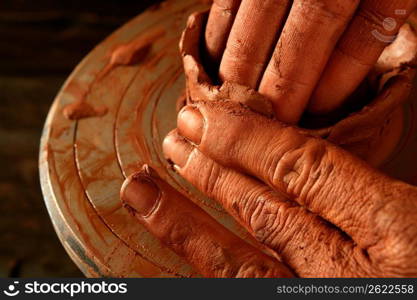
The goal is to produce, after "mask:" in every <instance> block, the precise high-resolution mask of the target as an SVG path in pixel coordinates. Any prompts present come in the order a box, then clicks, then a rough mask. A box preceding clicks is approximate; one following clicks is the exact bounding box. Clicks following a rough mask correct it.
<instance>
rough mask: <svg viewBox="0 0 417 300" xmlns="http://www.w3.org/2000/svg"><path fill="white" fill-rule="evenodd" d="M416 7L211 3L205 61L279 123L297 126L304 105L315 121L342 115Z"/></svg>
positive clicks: (321, 0) (389, 0) (357, 0)
mask: <svg viewBox="0 0 417 300" xmlns="http://www.w3.org/2000/svg"><path fill="white" fill-rule="evenodd" d="M416 6H417V1H416V0H395V1H393V0H350V1H345V0H337V1H335V0H308V1H306V0H295V1H289V0H283V1H278V0H267V1H253V0H215V1H214V3H213V6H212V8H211V12H210V16H209V19H208V23H207V28H206V35H205V42H206V48H207V52H208V57H209V60H210V61H211V63H212V64H214V65H216V66H218V68H219V77H220V79H221V80H222V81H231V82H235V83H238V84H241V85H245V86H249V87H251V88H253V89H257V90H259V92H260V93H261V94H262V95H264V96H266V97H267V98H269V99H270V100H271V101H272V103H273V104H274V109H275V113H276V115H277V117H278V119H279V120H281V121H283V122H286V123H291V124H295V123H297V122H298V120H299V119H300V117H301V115H302V114H303V113H304V111H305V109H306V107H307V106H308V109H309V111H310V112H311V113H314V114H326V113H329V112H331V111H333V110H335V109H337V108H339V107H340V106H341V105H342V103H343V102H344V100H346V98H347V97H348V96H349V95H351V94H352V93H353V92H354V91H355V89H356V88H357V87H358V86H359V84H360V83H361V82H362V81H363V79H364V78H365V76H366V75H367V74H368V73H369V71H370V70H371V68H372V67H373V66H374V65H375V63H376V61H377V59H378V58H379V56H380V54H381V53H382V51H383V49H384V48H385V47H386V46H387V45H388V44H389V42H391V41H392V40H393V39H394V37H395V36H396V34H397V33H398V30H399V28H400V27H401V25H402V24H403V23H404V22H405V20H406V19H407V18H408V16H409V15H410V13H411V12H412V11H413V10H414V9H415V7H416ZM287 16H288V17H287ZM271 54H272V56H271Z"/></svg>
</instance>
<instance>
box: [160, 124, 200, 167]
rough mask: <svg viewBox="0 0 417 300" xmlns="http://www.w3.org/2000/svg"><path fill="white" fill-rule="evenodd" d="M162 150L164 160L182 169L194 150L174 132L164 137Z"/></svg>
mask: <svg viewBox="0 0 417 300" xmlns="http://www.w3.org/2000/svg"><path fill="white" fill-rule="evenodd" d="M162 149H163V152H164V155H165V158H166V159H168V160H170V161H171V162H172V163H173V164H174V165H176V166H178V167H180V168H183V167H184V166H185V165H186V164H187V162H188V158H189V157H190V154H191V152H192V151H193V150H194V148H193V146H192V145H191V144H190V143H188V142H187V141H186V140H184V138H182V137H180V136H179V135H178V133H177V132H175V131H174V132H171V133H169V134H168V135H167V136H166V137H165V139H164V142H163V144H162Z"/></svg>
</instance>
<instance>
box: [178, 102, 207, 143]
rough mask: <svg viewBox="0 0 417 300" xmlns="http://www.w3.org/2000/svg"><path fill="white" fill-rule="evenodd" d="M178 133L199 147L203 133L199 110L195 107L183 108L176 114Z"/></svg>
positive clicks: (201, 117) (202, 120) (201, 116)
mask: <svg viewBox="0 0 417 300" xmlns="http://www.w3.org/2000/svg"><path fill="white" fill-rule="evenodd" d="M177 127H178V133H179V134H180V135H182V136H183V137H185V138H186V139H188V140H189V141H191V142H192V143H194V144H196V145H199V144H200V143H201V139H202V136H203V133H204V118H203V115H202V114H201V112H200V110H199V109H198V108H197V107H195V106H190V105H188V106H185V107H184V108H183V109H181V111H180V112H179V114H178V120H177Z"/></svg>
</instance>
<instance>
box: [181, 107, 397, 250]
mask: <svg viewBox="0 0 417 300" xmlns="http://www.w3.org/2000/svg"><path fill="white" fill-rule="evenodd" d="M178 130H179V133H180V134H181V135H182V136H184V137H186V138H187V139H189V140H190V141H192V142H193V143H195V144H196V145H198V149H199V150H200V151H201V152H203V153H204V154H205V155H207V156H209V157H210V158H212V159H213V160H215V161H217V162H218V163H220V164H221V165H223V166H225V167H229V168H233V169H237V170H241V171H243V172H246V173H248V174H251V175H253V176H255V177H257V178H259V179H260V180H262V181H263V182H265V183H267V184H268V185H270V186H271V187H273V188H274V189H276V190H277V191H280V192H281V193H284V194H285V195H287V196H288V197H289V198H290V199H294V200H295V201H296V202H298V203H299V204H300V205H301V206H305V207H307V208H308V209H309V210H310V211H312V212H313V213H315V214H318V215H320V216H322V217H323V218H324V219H326V220H328V221H330V222H331V223H333V224H334V225H336V226H338V227H339V228H341V229H342V230H343V231H344V232H346V233H347V234H348V235H350V236H351V237H352V239H353V240H355V242H357V243H358V245H359V246H360V247H361V248H363V249H366V248H368V247H369V246H370V245H374V244H375V243H377V242H378V241H379V240H380V238H381V236H380V234H381V232H382V233H383V232H386V230H387V228H386V226H387V224H389V222H388V223H387V220H390V219H392V216H390V215H386V214H385V211H384V210H381V207H384V205H385V204H386V202H387V201H389V199H392V197H388V196H387V197H384V196H385V195H389V193H391V192H393V193H397V192H399V190H400V189H399V188H400V187H402V184H401V183H397V182H395V181H394V180H392V179H390V178H388V177H386V176H385V175H383V174H382V173H379V172H378V171H376V170H374V169H373V168H371V167H370V166H368V165H367V164H366V163H365V162H363V161H361V160H360V159H358V158H356V157H354V156H352V155H351V154H349V153H348V152H346V151H344V150H342V149H341V148H338V147H336V146H334V145H332V144H330V143H328V142H326V141H324V140H321V139H317V138H313V137H310V136H307V135H305V134H303V133H300V131H299V130H298V129H296V128H293V127H284V126H283V125H282V124H281V123H279V122H276V121H274V120H270V119H267V118H264V117H262V116H260V115H258V114H255V113H253V112H251V111H249V110H247V109H244V108H242V107H240V106H238V105H236V104H234V103H230V102H229V103H227V102H223V103H198V104H196V106H193V107H190V106H187V107H185V108H184V109H183V110H182V111H181V112H180V114H179V116H178ZM391 188H392V191H390V189H391ZM385 193H387V194H385ZM397 196H398V195H397ZM393 197H394V195H393Z"/></svg>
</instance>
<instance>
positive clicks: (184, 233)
mask: <svg viewBox="0 0 417 300" xmlns="http://www.w3.org/2000/svg"><path fill="white" fill-rule="evenodd" d="M181 219H183V220H186V221H184V222H182V223H175V224H173V225H172V226H167V227H166V232H165V234H164V235H163V238H162V240H163V242H164V243H165V244H167V245H169V246H172V247H175V248H176V249H179V250H180V249H182V248H183V247H184V246H185V244H186V243H187V241H188V239H189V237H191V236H192V235H193V230H194V229H193V228H194V227H195V224H194V223H195V221H194V219H193V216H191V215H190V214H184V215H183V216H182V218H181Z"/></svg>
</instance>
